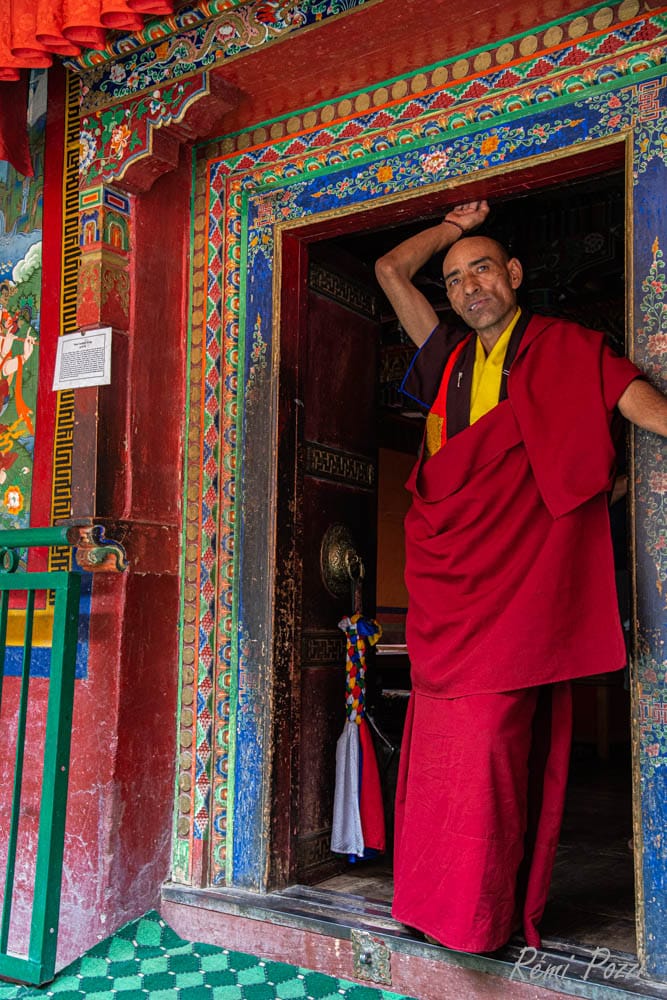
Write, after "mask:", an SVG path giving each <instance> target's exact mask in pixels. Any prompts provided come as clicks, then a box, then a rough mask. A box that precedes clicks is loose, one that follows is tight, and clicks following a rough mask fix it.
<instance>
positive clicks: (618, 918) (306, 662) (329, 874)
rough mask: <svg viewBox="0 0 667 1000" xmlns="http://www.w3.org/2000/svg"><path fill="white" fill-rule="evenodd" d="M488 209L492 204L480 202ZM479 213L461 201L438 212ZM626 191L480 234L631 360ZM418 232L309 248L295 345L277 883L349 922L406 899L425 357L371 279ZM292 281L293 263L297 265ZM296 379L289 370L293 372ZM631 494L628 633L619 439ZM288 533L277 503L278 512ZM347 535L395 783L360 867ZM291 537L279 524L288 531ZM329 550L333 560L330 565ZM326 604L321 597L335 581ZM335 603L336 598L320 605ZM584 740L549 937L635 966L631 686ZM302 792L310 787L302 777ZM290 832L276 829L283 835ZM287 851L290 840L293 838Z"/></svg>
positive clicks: (433, 268) (522, 211) (615, 173)
mask: <svg viewBox="0 0 667 1000" xmlns="http://www.w3.org/2000/svg"><path fill="white" fill-rule="evenodd" d="M471 196H479V195H471ZM459 200H466V199H465V198H454V197H453V193H452V192H449V193H448V195H447V197H446V198H445V197H443V198H442V205H443V206H444V205H447V206H451V205H453V204H456V203H457V201H459ZM626 211H627V206H626V182H625V172H624V170H623V168H622V167H621V166H620V165H611V166H609V167H607V168H606V169H605V170H604V172H603V173H596V174H595V176H584V177H583V178H581V177H573V178H570V179H569V180H567V181H565V182H563V181H556V180H555V179H552V180H550V181H549V182H548V183H547V184H546V185H545V186H542V187H529V186H524V187H523V188H522V189H521V190H518V191H512V192H510V193H509V194H504V195H503V196H502V198H501V199H498V200H494V201H493V203H492V213H491V215H490V217H489V219H488V220H487V223H486V224H485V226H484V228H483V230H480V232H484V233H485V234H487V235H490V236H493V237H495V238H496V239H498V240H500V241H501V242H502V243H504V244H505V245H506V246H508V248H509V250H510V251H511V253H512V254H513V255H514V256H517V257H519V258H520V259H521V261H522V263H523V264H524V268H525V272H526V274H525V278H524V284H523V289H522V294H521V297H520V302H521V304H522V305H523V306H524V307H525V308H528V309H529V310H531V311H533V312H538V313H540V312H542V313H546V314H549V315H557V316H562V317H565V318H568V319H574V320H576V321H577V322H580V323H582V324H583V325H585V326H589V327H593V328H595V329H600V330H603V331H604V332H605V333H606V334H607V335H608V338H609V340H610V342H611V343H612V345H613V346H614V347H615V348H616V349H617V350H618V351H619V352H621V353H624V351H625V326H626V303H625V287H626V282H625V247H626V217H627V216H626ZM442 214H443V212H442V210H441V211H432V212H430V213H427V214H422V215H420V217H419V218H418V219H414V218H409V217H407V216H406V211H405V209H404V208H397V210H396V211H395V212H394V218H393V219H391V220H390V221H389V222H388V224H383V226H382V228H374V229H372V230H366V231H356V232H353V233H350V232H346V233H343V234H342V235H335V236H333V237H331V236H328V235H325V236H324V237H323V238H314V239H313V238H312V236H311V237H310V239H311V240H312V241H310V242H308V244H307V246H305V245H304V246H303V247H302V250H301V258H300V259H301V265H300V266H301V267H302V268H303V267H305V266H307V273H308V292H307V304H306V305H305V307H304V306H302V307H301V308H300V312H299V318H298V326H299V328H300V329H301V338H300V347H299V348H298V349H296V348H295V349H292V348H289V347H288V348H287V350H286V351H285V352H284V358H283V364H285V363H288V364H292V365H293V366H294V370H295V371H296V375H295V383H294V385H292V384H291V383H290V386H289V389H288V391H291V390H292V388H294V390H295V392H296V395H297V397H298V398H299V401H300V403H301V405H302V406H303V409H304V415H303V425H302V427H301V430H300V432H299V434H300V438H299V441H298V442H297V445H296V469H297V476H298V477H301V478H300V482H301V486H300V487H299V488H298V490H297V494H298V500H299V503H300V510H299V514H298V516H297V517H296V524H297V528H298V530H297V536H298V537H297V540H296V543H294V542H291V543H290V544H296V547H297V548H298V549H299V552H300V557H299V559H297V560H296V563H294V564H296V565H299V566H300V570H299V572H300V578H299V582H298V584H297V586H296V588H295V590H294V591H293V592H292V594H291V599H292V600H293V601H294V602H295V604H294V607H295V608H296V620H297V626H298V630H299V632H300V634H299V642H298V646H297V649H298V650H299V651H300V660H299V663H298V664H297V668H296V670H295V671H294V672H293V674H292V678H293V680H292V683H293V684H294V683H296V684H298V687H299V693H298V697H297V699H296V701H297V704H298V706H299V708H298V719H293V722H294V723H295V725H294V727H293V728H294V733H295V736H294V738H293V740H292V741H291V743H290V746H291V754H292V770H291V772H290V773H291V779H286V778H283V779H282V784H281V788H280V790H279V791H280V794H279V797H278V801H279V802H281V803H283V805H284V804H286V803H287V801H288V800H289V803H290V804H289V808H288V812H289V817H290V827H291V829H292V830H293V831H295V832H294V835H293V836H292V837H291V838H288V839H289V841H290V846H289V848H288V849H287V850H286V852H285V854H284V855H282V856H281V859H280V860H278V861H274V881H275V883H276V884H277V885H279V884H280V883H281V882H282V883H283V884H285V883H287V884H292V885H295V884H296V885H309V886H316V887H317V891H318V892H325V893H329V894H331V898H332V899H333V900H334V901H335V905H340V907H341V908H345V907H346V906H348V907H353V908H359V907H361V908H363V907H364V906H368V907H370V908H371V909H374V912H376V913H380V914H386V915H387V916H388V914H389V905H390V901H391V895H392V865H391V846H392V844H391V840H392V836H391V835H392V806H393V794H394V789H395V783H396V773H397V766H398V759H399V753H400V751H399V746H400V739H401V733H402V726H403V719H404V715H405V708H406V703H407V697H408V695H409V687H410V683H409V660H408V655H407V649H406V647H405V634H404V624H405V612H406V604H407V594H406V592H405V588H404V584H403V579H402V576H403V537H402V520H403V516H404V514H405V511H406V510H407V503H408V498H407V494H406V492H405V491H404V489H403V483H404V482H405V480H406V479H407V476H408V473H409V471H410V469H411V466H412V464H413V462H414V459H415V455H416V452H417V449H418V447H419V443H420V439H421V434H422V430H423V424H424V416H423V414H422V413H421V412H419V411H418V410H417V409H416V407H414V406H412V405H411V404H410V402H409V400H407V399H406V398H405V397H402V396H401V394H400V392H399V385H400V381H401V379H402V376H403V374H404V372H405V370H406V368H407V366H408V364H409V361H410V358H411V357H412V355H413V353H414V348H413V347H412V345H411V344H410V342H409V340H408V338H407V336H406V335H405V333H404V332H403V331H402V330H401V328H400V326H399V324H398V322H397V320H396V318H395V316H394V315H393V312H392V310H391V307H390V306H389V304H388V302H387V301H386V300H385V299H384V297H383V296H382V293H381V291H380V289H379V286H378V285H377V283H376V281H375V278H374V273H373V265H374V262H375V260H376V259H377V258H378V257H379V256H381V255H382V254H383V253H385V252H386V251H387V250H388V249H389V248H390V247H392V246H395V245H396V244H397V243H399V242H400V241H401V240H402V239H404V238H406V237H407V236H408V235H410V234H412V233H413V232H416V231H418V230H419V229H421V228H425V227H426V226H428V225H429V224H434V223H435V222H437V221H439V219H440V218H442ZM283 268H285V264H284V265H283ZM416 280H417V282H418V285H419V287H420V288H421V290H422V291H423V292H424V294H425V295H426V296H427V297H428V299H429V300H430V301H431V303H432V304H433V306H434V308H435V310H436V312H437V313H438V314H439V315H440V316H441V318H444V319H446V318H447V316H448V314H449V306H448V303H447V299H446V296H445V290H444V283H443V281H442V276H441V272H440V261H439V260H437V259H434V260H432V261H431V262H429V264H427V265H426V267H425V268H423V269H422V271H421V272H420V273H419V275H418V276H417V279H416ZM283 371H284V369H283ZM618 442H619V443H618V463H619V479H618V489H617V491H616V492H617V497H616V498H615V503H614V504H613V506H612V508H611V522H612V537H613V542H614V550H615V555H616V561H617V584H618V592H619V605H620V609H621V618H622V620H623V622H624V625H625V626H626V628H627V635H628V644H629V642H630V637H629V622H630V618H631V613H630V605H631V584H630V570H631V567H630V565H629V562H628V555H627V553H628V541H627V528H626V519H627V511H626V499H625V495H624V491H623V483H624V480H623V477H624V476H625V474H626V472H627V455H626V447H625V434H624V432H623V428H622V427H619V436H618ZM279 518H280V505H279ZM342 529H347V530H348V531H349V534H350V537H351V538H352V539H353V541H354V544H355V546H356V548H357V549H358V553H359V557H360V558H361V560H362V561H363V563H364V567H365V574H364V584H363V602H364V611H365V612H366V613H368V614H370V615H372V616H374V617H376V618H377V619H378V621H379V622H380V624H381V625H382V628H383V637H382V640H381V642H380V643H379V645H378V647H377V650H376V652H375V654H374V656H373V659H372V662H371V664H370V667H369V688H368V709H369V716H370V719H371V724H372V728H373V731H374V741H375V747H376V752H377V756H378V761H379V765H380V770H381V774H382V783H383V795H384V804H385V817H386V823H387V829H388V834H389V843H388V850H387V853H386V854H385V855H384V856H383V857H380V858H378V859H376V860H373V861H365V862H361V863H355V864H348V863H347V862H346V860H345V859H342V858H340V857H338V856H335V855H333V854H331V852H330V851H329V849H328V842H329V838H330V832H331V829H330V827H331V811H332V802H333V789H334V781H335V744H336V739H337V737H338V735H339V734H340V731H341V729H342V726H343V724H344V719H345V709H344V689H345V677H344V671H343V662H344V644H343V640H342V636H341V635H340V634H338V633H337V631H336V627H337V622H338V619H339V618H340V617H341V616H342V615H344V614H347V613H350V611H351V610H352V608H351V604H352V593H351V588H348V589H347V590H346V587H345V584H344V583H343V584H342V586H341V587H340V589H338V590H336V584H335V582H332V580H331V579H325V577H326V572H327V567H326V566H325V565H324V563H325V561H326V558H325V547H324V545H323V542H324V539H325V537H329V535H328V534H327V533H331V532H332V531H334V532H335V531H336V530H342ZM278 530H279V534H280V522H279V529H278ZM326 551H329V550H326ZM323 580H324V589H323V590H322V581H323ZM322 595H324V596H322ZM574 710H575V721H574V741H573V748H572V757H571V767H570V782H569V789H568V799H567V803H566V812H565V819H564V823H563V828H562V834H561V842H560V847H559V852H558V856H557V861H556V867H555V872H554V878H553V882H552V891H551V895H550V902H549V904H548V907H547V911H546V913H545V917H544V920H543V923H542V931H543V938H544V945H545V947H550V946H553V947H555V948H560V949H562V948H566V947H570V946H571V947H573V948H574V947H578V946H585V947H596V946H603V947H607V948H610V949H612V950H614V951H621V952H627V953H631V954H634V953H635V952H636V939H635V914H634V907H635V903H634V876H633V865H634V859H633V843H632V776H631V752H630V741H631V734H630V692H629V684H628V678H627V671H626V672H615V673H610V674H603V675H600V676H597V677H593V678H587V679H585V680H583V681H580V682H577V683H576V684H575V694H574ZM295 777H296V780H295ZM278 823H280V820H278ZM285 836H286V837H287V834H286V833H285Z"/></svg>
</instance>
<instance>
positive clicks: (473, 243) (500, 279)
mask: <svg viewBox="0 0 667 1000" xmlns="http://www.w3.org/2000/svg"><path fill="white" fill-rule="evenodd" d="M442 272H443V275H444V278H445V287H446V289H447V297H448V298H449V301H450V303H451V306H452V309H453V310H454V312H456V313H458V315H459V316H460V317H461V319H462V320H463V321H464V322H465V324H466V325H467V326H469V327H470V328H471V329H472V330H476V331H477V333H479V335H480V337H483V339H484V340H487V339H490V340H493V339H494V338H495V339H497V338H498V337H499V336H500V334H501V333H502V332H503V330H504V329H505V327H506V326H507V324H508V323H509V322H510V320H511V319H512V317H513V315H514V313H515V312H516V290H517V288H518V287H519V285H520V284H521V279H522V277H523V270H522V267H521V264H520V263H519V261H518V260H517V259H516V257H512V258H510V259H507V256H506V254H505V251H504V250H503V248H502V247H501V246H500V244H499V243H496V241H495V240H491V239H488V238H487V237H485V236H469V237H466V238H464V239H461V240H457V242H456V243H455V244H454V245H453V246H452V247H451V248H450V250H449V252H448V253H447V255H446V257H445V260H444V263H443V266H442Z"/></svg>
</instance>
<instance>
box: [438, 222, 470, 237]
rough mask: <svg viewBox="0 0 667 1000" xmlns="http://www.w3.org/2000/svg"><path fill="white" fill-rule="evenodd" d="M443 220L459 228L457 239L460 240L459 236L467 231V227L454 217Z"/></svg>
mask: <svg viewBox="0 0 667 1000" xmlns="http://www.w3.org/2000/svg"><path fill="white" fill-rule="evenodd" d="M443 222H444V224H445V225H447V226H453V227H454V228H455V229H456V230H458V232H457V234H456V237H455V239H457V240H458V239H459V237H461V236H463V234H464V233H465V229H464V228H463V226H462V225H461V223H460V222H454V220H453V219H444V220H443Z"/></svg>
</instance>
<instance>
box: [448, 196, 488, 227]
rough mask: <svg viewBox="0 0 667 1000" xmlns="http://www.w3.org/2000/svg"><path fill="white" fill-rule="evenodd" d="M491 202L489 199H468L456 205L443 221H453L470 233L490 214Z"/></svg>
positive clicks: (455, 224) (453, 223)
mask: <svg viewBox="0 0 667 1000" xmlns="http://www.w3.org/2000/svg"><path fill="white" fill-rule="evenodd" d="M489 211H490V210H489V203H488V202H487V201H484V200H483V201H468V202H466V203H465V204H463V205H456V207H455V208H453V209H452V210H451V211H450V212H447V215H446V216H445V218H444V219H443V222H451V223H452V225H454V226H458V227H459V229H461V231H462V232H464V233H469V232H471V231H472V230H473V229H477V227H478V226H481V224H482V223H483V222H484V220H485V219H486V217H487V215H488V214H489Z"/></svg>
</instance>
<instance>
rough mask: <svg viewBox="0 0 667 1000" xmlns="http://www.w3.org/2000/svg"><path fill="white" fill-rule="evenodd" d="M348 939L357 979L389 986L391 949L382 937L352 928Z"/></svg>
mask: <svg viewBox="0 0 667 1000" xmlns="http://www.w3.org/2000/svg"><path fill="white" fill-rule="evenodd" d="M350 940H351V941H352V962H353V966H354V974H355V976H356V977H357V979H366V980H368V982H371V983H382V984H383V985H384V986H391V951H390V950H389V948H388V947H387V945H386V944H385V943H384V941H383V940H382V938H379V937H374V936H373V935H372V934H368V933H367V932H366V931H357V930H353V931H351V934H350Z"/></svg>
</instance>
